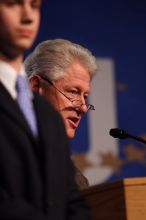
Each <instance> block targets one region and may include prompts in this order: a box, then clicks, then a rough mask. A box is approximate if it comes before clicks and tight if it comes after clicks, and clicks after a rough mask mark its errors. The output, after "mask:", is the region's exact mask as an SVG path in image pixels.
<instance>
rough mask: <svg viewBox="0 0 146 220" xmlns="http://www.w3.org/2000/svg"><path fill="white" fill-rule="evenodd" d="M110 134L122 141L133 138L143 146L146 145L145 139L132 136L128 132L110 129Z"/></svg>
mask: <svg viewBox="0 0 146 220" xmlns="http://www.w3.org/2000/svg"><path fill="white" fill-rule="evenodd" d="M109 134H110V135H111V136H112V137H114V138H120V139H125V138H132V139H135V140H137V141H139V142H141V143H143V144H146V140H144V139H143V138H141V137H138V136H134V135H131V134H129V133H128V132H127V131H124V130H122V129H119V128H112V129H110V131H109Z"/></svg>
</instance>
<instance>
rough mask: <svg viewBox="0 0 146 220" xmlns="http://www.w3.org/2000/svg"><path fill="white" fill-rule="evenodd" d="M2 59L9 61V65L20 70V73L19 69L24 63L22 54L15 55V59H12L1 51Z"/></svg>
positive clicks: (0, 58)
mask: <svg viewBox="0 0 146 220" xmlns="http://www.w3.org/2000/svg"><path fill="white" fill-rule="evenodd" d="M0 60H2V61H4V62H6V63H8V64H9V65H11V66H12V67H13V68H14V69H15V70H16V72H18V73H19V71H20V69H21V67H22V63H23V57H22V56H18V57H15V58H14V59H10V58H8V57H6V56H4V55H3V54H1V53H0Z"/></svg>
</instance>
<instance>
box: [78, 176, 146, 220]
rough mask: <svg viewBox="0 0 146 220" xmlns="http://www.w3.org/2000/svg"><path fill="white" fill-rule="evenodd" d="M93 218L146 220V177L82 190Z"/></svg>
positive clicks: (102, 219) (97, 219) (100, 219)
mask: <svg viewBox="0 0 146 220" xmlns="http://www.w3.org/2000/svg"><path fill="white" fill-rule="evenodd" d="M81 193H82V195H83V196H84V197H85V199H86V200H87V203H88V204H89V207H90V210H91V220H146V178H128V179H123V180H120V181H117V182H114V183H110V184H100V185H97V186H92V187H89V188H88V189H86V190H83V191H81Z"/></svg>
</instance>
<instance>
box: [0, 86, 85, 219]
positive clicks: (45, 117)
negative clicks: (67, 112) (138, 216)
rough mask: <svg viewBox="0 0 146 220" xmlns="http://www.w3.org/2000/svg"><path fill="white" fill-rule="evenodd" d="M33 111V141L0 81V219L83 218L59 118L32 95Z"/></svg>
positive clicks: (83, 205) (23, 120)
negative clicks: (35, 131)
mask: <svg viewBox="0 0 146 220" xmlns="http://www.w3.org/2000/svg"><path fill="white" fill-rule="evenodd" d="M34 108H35V111H36V115H37V119H38V128H39V138H38V141H36V140H35V139H34V138H33V136H32V134H31V131H30V130H29V128H28V126H27V123H26V122H25V119H24V118H23V116H22V114H21V112H20V110H19V108H18V105H17V104H16V102H15V101H14V100H13V99H12V98H11V97H10V95H9V94H8V92H7V91H6V90H5V88H4V87H3V85H2V84H1V83H0V219H5V220H7V219H9V220H11V219H13V220H21V219H22V220H45V219H48V220H65V219H68V220H69V219H70V220H73V219H76V220H82V219H84V220H85V219H88V217H87V216H88V215H87V213H86V206H85V204H84V202H83V201H82V199H81V198H80V196H79V194H78V191H77V190H76V186H75V185H74V180H73V177H74V176H73V172H74V171H73V169H72V164H71V161H70V160H69V152H68V144H67V141H66V137H65V131H64V126H63V125H62V121H61V119H60V116H59V115H58V113H56V112H55V111H54V110H53V109H52V107H51V106H50V105H49V104H48V103H47V102H45V101H44V100H43V99H42V98H41V97H39V96H37V95H34ZM66 213H68V214H67V217H66V216H65V215H66Z"/></svg>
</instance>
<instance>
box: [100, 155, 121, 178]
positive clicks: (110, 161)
mask: <svg viewBox="0 0 146 220" xmlns="http://www.w3.org/2000/svg"><path fill="white" fill-rule="evenodd" d="M100 157H101V163H100V165H101V166H108V167H111V168H112V169H113V170H114V172H115V173H117V174H118V173H120V170H121V166H122V165H123V161H122V159H120V158H118V157H117V156H116V155H114V154H113V152H111V151H109V152H107V153H100Z"/></svg>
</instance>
